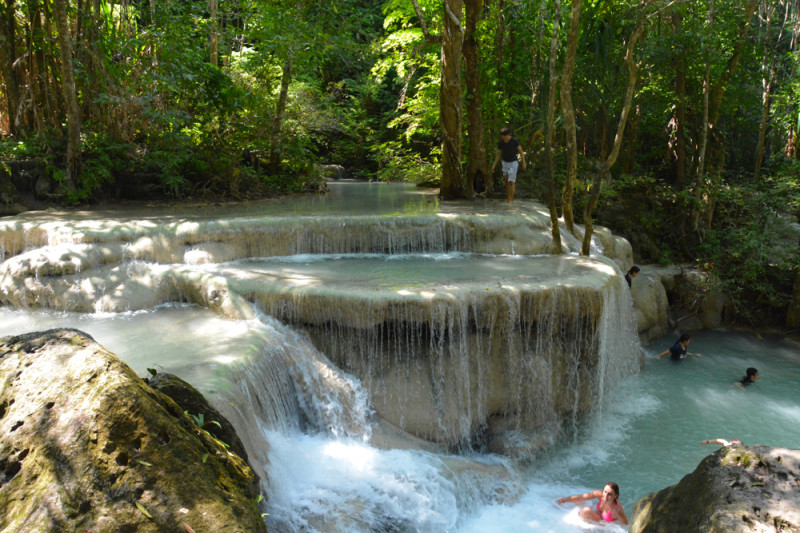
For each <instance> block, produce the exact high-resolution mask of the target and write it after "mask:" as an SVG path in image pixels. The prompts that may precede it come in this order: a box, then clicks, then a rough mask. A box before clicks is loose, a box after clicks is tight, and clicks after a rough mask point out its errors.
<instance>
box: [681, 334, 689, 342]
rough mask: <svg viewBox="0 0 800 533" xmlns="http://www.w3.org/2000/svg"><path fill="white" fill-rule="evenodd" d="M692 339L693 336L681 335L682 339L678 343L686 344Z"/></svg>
mask: <svg viewBox="0 0 800 533" xmlns="http://www.w3.org/2000/svg"><path fill="white" fill-rule="evenodd" d="M691 338H692V336H691V335H688V334H686V333H684V334H683V335H681V338H680V339H678V342H686V341H688V340H689V339H691Z"/></svg>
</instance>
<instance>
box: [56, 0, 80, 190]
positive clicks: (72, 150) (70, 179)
mask: <svg viewBox="0 0 800 533" xmlns="http://www.w3.org/2000/svg"><path fill="white" fill-rule="evenodd" d="M53 10H54V11H55V16H56V25H57V27H58V47H59V50H58V51H59V55H60V58H61V90H62V92H63V95H64V102H65V104H66V108H67V153H66V167H67V168H66V183H65V185H66V186H67V188H68V189H69V190H73V191H74V190H75V189H76V187H75V183H76V180H77V176H78V167H79V163H80V157H81V112H80V111H81V110H80V107H78V92H77V89H76V87H75V74H74V71H73V68H72V37H71V36H70V31H69V20H68V19H67V0H53Z"/></svg>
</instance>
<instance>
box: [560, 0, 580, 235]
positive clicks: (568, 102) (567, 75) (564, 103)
mask: <svg viewBox="0 0 800 533" xmlns="http://www.w3.org/2000/svg"><path fill="white" fill-rule="evenodd" d="M580 19H581V0H572V11H571V15H570V21H569V36H568V37H567V55H566V57H565V58H564V66H563V68H562V70H561V109H562V111H563V113H564V130H565V133H566V137H567V176H566V181H565V182H564V191H563V193H562V195H561V210H562V212H563V214H564V223H565V224H566V225H567V230H568V231H569V232H570V233H574V231H575V228H574V223H575V222H574V216H573V214H572V199H573V197H574V195H575V183H576V181H577V178H578V141H577V126H576V123H575V108H574V107H573V105H572V78H573V76H574V74H575V61H576V57H577V55H578V34H579V32H580Z"/></svg>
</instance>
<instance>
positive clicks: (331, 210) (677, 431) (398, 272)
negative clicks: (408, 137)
mask: <svg viewBox="0 0 800 533" xmlns="http://www.w3.org/2000/svg"><path fill="white" fill-rule="evenodd" d="M331 190H332V193H331V194H329V195H326V196H322V197H312V198H309V199H305V200H294V199H293V200H287V201H282V202H267V203H259V204H253V205H249V204H248V205H244V206H235V207H228V206H219V207H217V208H213V209H208V210H207V211H206V210H202V209H194V210H186V212H183V211H181V210H179V209H172V210H161V211H159V210H146V213H147V214H146V216H145V215H144V214H143V213H144V212H145V211H143V210H141V209H137V210H131V211H130V212H124V213H120V212H118V211H114V212H109V213H102V212H93V213H66V214H64V213H61V214H59V213H42V214H30V215H23V216H21V217H15V218H14V219H11V220H10V221H6V222H3V221H0V243H2V244H1V245H2V250H0V251H2V252H3V258H4V259H5V261H4V263H3V264H2V272H0V282H1V283H0V293H1V295H2V296H3V300H2V301H3V302H4V306H3V307H0V336H5V335H10V334H19V333H24V332H28V331H36V330H43V329H48V328H52V327H74V328H78V329H81V330H83V331H85V332H87V333H89V334H90V335H92V336H93V337H94V338H95V339H96V340H97V341H98V342H100V343H101V344H103V345H104V346H106V347H107V348H109V349H110V350H111V351H113V352H115V353H116V354H117V355H119V356H120V357H121V358H122V359H123V360H124V361H126V362H127V363H128V364H129V365H130V366H131V367H132V368H133V369H134V370H135V371H136V372H137V373H139V374H140V375H142V376H144V375H146V374H147V372H148V369H155V370H157V371H162V372H172V373H175V374H177V375H179V376H180V377H182V378H184V379H186V380H187V381H189V382H190V383H192V384H193V385H195V386H196V387H197V388H198V389H200V390H201V391H202V392H203V393H204V394H206V396H207V397H208V398H209V400H210V401H211V402H212V403H213V404H214V405H215V406H216V407H217V408H218V409H219V410H220V411H221V412H222V413H223V414H225V416H226V417H228V418H229V419H230V420H231V421H232V422H233V423H234V425H235V426H236V428H237V432H238V433H239V436H240V437H241V438H242V440H243V442H244V444H245V446H246V448H247V450H248V454H249V456H250V460H251V463H252V464H253V467H254V469H255V471H256V472H257V473H258V474H259V476H260V477H261V479H262V487H263V489H264V493H265V495H266V496H268V501H267V502H266V504H265V511H266V512H267V513H269V515H268V517H267V519H266V520H267V523H268V526H269V528H270V531H275V532H287V533H294V532H307V531H309V532H310V531H318V532H324V533H333V532H416V531H419V532H431V533H438V532H477V531H481V532H485V531H499V532H512V533H513V532H517V531H519V532H526V531H537V532H551V531H552V532H564V531H567V532H569V531H581V530H584V529H585V528H587V527H589V526H588V525H587V524H584V523H582V522H581V521H580V519H578V518H577V511H578V509H577V507H575V506H568V505H567V506H557V505H555V503H554V501H555V499H557V498H558V497H560V496H564V495H568V494H573V493H578V492H585V491H587V490H591V489H596V488H602V486H603V485H604V484H605V482H607V481H610V480H613V481H617V482H618V483H619V484H620V487H621V490H622V495H621V496H622V497H621V499H622V503H623V505H624V508H625V509H626V511H627V512H628V515H629V516H630V514H631V512H632V507H633V503H634V502H635V501H636V500H638V499H639V498H641V497H642V496H644V495H645V494H647V493H648V492H650V491H654V490H659V489H661V488H663V487H665V486H668V485H671V484H674V483H676V482H677V481H678V480H679V479H680V478H681V477H682V476H683V475H684V474H686V473H688V472H690V471H691V470H692V469H693V468H694V467H695V466H696V465H697V463H698V462H699V461H700V459H702V457H704V455H706V454H707V453H710V452H711V450H710V449H708V448H706V447H704V446H701V445H700V444H699V442H700V441H701V440H704V439H710V438H716V437H722V438H728V439H730V438H738V439H741V440H743V441H744V442H745V443H763V444H770V445H775V446H785V447H790V448H797V447H798V446H800V442H798V441H800V424H798V418H800V408H798V407H797V390H798V386H797V385H798V383H797V382H798V380H800V370H798V368H800V365H798V362H800V361H798V359H799V358H800V355H799V354H798V351H797V348H796V347H792V346H788V345H786V344H781V343H780V342H778V341H770V340H759V339H754V338H752V337H746V336H743V335H740V334H736V333H729V332H704V333H699V334H697V335H696V336H695V341H694V342H693V344H692V346H691V350H692V351H693V352H700V353H702V354H703V357H702V358H690V359H688V360H685V361H683V362H681V363H678V364H676V363H673V362H672V361H670V360H668V359H666V358H662V359H657V358H655V356H654V354H655V353H658V352H660V351H662V350H663V349H665V348H666V347H667V346H668V345H671V344H672V343H673V342H674V338H666V339H661V340H660V341H658V342H654V343H653V345H652V346H648V347H645V349H644V353H642V350H641V348H640V347H639V346H638V340H637V337H636V332H635V324H634V319H633V315H632V306H631V303H630V295H629V292H628V288H627V286H626V285H625V283H624V281H623V280H622V277H621V272H620V270H619V264H620V263H624V262H625V261H630V256H629V254H630V250H629V247H628V249H626V247H625V246H624V243H623V244H621V243H620V242H619V240H615V239H614V238H613V237H612V236H610V234H605V235H604V234H603V233H602V232H598V238H597V239H595V241H594V242H593V250H594V252H593V257H592V258H581V257H578V256H577V255H576V254H575V250H576V249H577V247H578V246H579V243H578V241H577V240H576V239H574V238H572V237H571V236H569V237H565V241H564V242H563V244H564V246H565V247H566V248H567V250H568V251H569V252H570V253H567V254H566V255H563V256H549V255H544V250H546V249H547V248H548V247H549V244H548V241H547V239H548V238H549V237H548V234H549V231H548V229H547V224H548V222H547V216H548V215H547V212H546V210H544V209H543V208H542V207H541V206H539V205H538V204H533V203H524V202H520V203H519V204H517V205H516V206H515V207H514V208H511V209H509V208H507V207H505V206H498V205H496V204H493V203H485V204H478V203H466V204H458V203H455V204H452V205H446V206H442V205H440V204H439V202H438V200H437V199H436V197H435V196H432V195H431V194H429V193H424V192H418V191H416V190H414V189H409V188H408V187H390V186H376V185H358V186H348V185H342V186H335V187H332V189H331ZM354 212H357V215H355V216H354V215H353V213H354ZM65 220H67V221H68V223H65ZM562 233H566V232H564V231H563V230H562ZM603 255H604V256H605V257H604V256H603ZM748 366H755V367H757V368H758V369H759V371H760V374H761V376H762V378H761V380H760V381H759V382H757V383H756V384H755V385H753V386H752V387H750V388H749V389H748V390H742V389H740V388H738V387H735V386H733V385H732V383H733V382H734V381H736V380H738V379H739V378H740V377H741V375H742V374H743V373H744V370H745V368H746V367H748ZM615 529H616V530H620V529H622V528H620V527H619V526H610V527H605V528H603V530H604V531H613V530H615Z"/></svg>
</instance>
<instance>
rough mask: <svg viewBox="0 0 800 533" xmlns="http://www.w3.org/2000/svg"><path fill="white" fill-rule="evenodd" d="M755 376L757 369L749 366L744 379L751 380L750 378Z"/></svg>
mask: <svg viewBox="0 0 800 533" xmlns="http://www.w3.org/2000/svg"><path fill="white" fill-rule="evenodd" d="M756 374H758V369H756V368H753V367H752V366H751V367H750V368H748V369H747V372H746V373H745V376H744V379H752V377H753V376H755V375H756Z"/></svg>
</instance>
